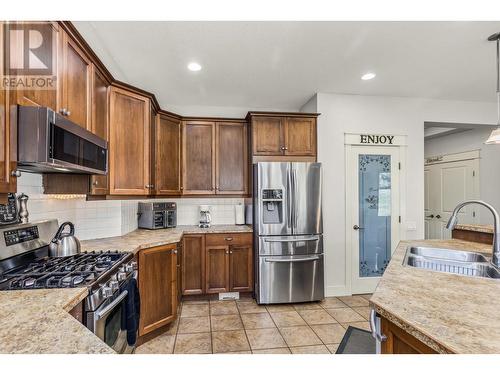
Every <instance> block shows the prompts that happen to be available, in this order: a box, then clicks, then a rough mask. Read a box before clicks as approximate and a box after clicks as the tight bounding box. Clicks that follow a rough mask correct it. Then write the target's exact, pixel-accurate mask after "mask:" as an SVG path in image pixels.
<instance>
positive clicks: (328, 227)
mask: <svg viewBox="0 0 500 375" xmlns="http://www.w3.org/2000/svg"><path fill="white" fill-rule="evenodd" d="M314 101H316V106H314ZM314 107H315V108H314ZM304 108H305V109H304ZM304 108H303V109H302V110H303V111H304V112H305V111H316V112H319V113H321V115H320V116H319V118H318V160H319V161H320V162H322V163H323V173H324V183H323V197H324V198H323V212H324V216H323V220H324V244H325V276H326V293H327V295H343V294H350V290H348V289H347V287H346V285H347V283H346V280H347V278H349V279H350V277H351V276H350V274H346V270H345V267H346V249H345V228H346V222H345V211H346V202H345V154H344V152H345V151H344V133H351V132H352V133H357V132H359V133H389V134H401V135H407V140H408V146H407V155H406V162H407V165H406V170H403V171H402V177H403V176H406V186H407V188H406V192H405V195H406V201H405V202H403V206H406V213H404V212H402V213H403V220H404V222H403V224H405V222H406V223H409V222H414V223H415V224H416V230H413V231H408V230H404V231H403V232H404V236H406V238H408V239H418V238H423V237H424V213H423V207H424V203H423V202H424V184H423V180H424V174H423V163H424V122H425V121H436V122H461V123H486V124H487V123H490V124H492V123H494V122H495V113H496V112H495V104H494V103H473V102H453V101H442V100H427V99H420V98H392V97H376V96H357V95H336V94H324V93H318V94H317V95H316V98H315V99H314V98H313V99H311V100H310V101H309V102H308V103H307V105H306V106H305V107H304ZM403 208H404V207H403Z"/></svg>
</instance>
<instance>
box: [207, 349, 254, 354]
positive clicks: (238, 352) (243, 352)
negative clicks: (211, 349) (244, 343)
mask: <svg viewBox="0 0 500 375" xmlns="http://www.w3.org/2000/svg"><path fill="white" fill-rule="evenodd" d="M214 354H217V355H225V354H252V351H251V350H239V351H237V352H226V353H214Z"/></svg>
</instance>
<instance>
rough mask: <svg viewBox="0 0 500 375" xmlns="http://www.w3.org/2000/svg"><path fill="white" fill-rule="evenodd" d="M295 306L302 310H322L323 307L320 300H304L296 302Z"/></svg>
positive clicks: (296, 308)
mask: <svg viewBox="0 0 500 375" xmlns="http://www.w3.org/2000/svg"><path fill="white" fill-rule="evenodd" d="M293 307H294V309H295V310H297V311H302V310H321V309H322V307H321V305H320V303H319V302H304V303H295V304H293Z"/></svg>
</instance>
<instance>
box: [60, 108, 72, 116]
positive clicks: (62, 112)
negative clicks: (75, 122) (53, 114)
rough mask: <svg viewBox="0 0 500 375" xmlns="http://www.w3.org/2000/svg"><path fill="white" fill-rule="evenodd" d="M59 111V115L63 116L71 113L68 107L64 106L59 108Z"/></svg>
mask: <svg viewBox="0 0 500 375" xmlns="http://www.w3.org/2000/svg"><path fill="white" fill-rule="evenodd" d="M59 113H60V114H61V115H63V116H69V115H71V112H70V111H68V109H66V108H61V110H60V111H59Z"/></svg>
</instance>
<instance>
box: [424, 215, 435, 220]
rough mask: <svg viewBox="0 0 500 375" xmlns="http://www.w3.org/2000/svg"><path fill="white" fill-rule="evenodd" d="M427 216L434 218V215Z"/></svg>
mask: <svg viewBox="0 0 500 375" xmlns="http://www.w3.org/2000/svg"><path fill="white" fill-rule="evenodd" d="M426 217H429V218H431V219H432V218H434V215H427V216H426Z"/></svg>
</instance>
